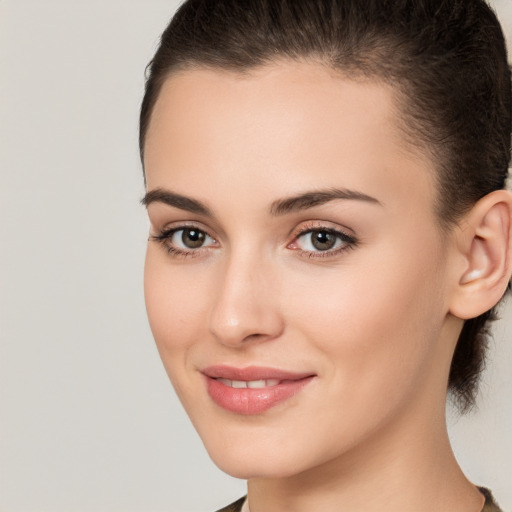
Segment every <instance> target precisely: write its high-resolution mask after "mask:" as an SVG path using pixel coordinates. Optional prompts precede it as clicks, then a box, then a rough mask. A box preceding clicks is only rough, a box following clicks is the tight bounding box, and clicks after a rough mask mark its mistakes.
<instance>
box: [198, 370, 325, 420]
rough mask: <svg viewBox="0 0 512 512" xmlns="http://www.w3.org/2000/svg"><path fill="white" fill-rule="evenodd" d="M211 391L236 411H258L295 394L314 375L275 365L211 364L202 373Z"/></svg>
mask: <svg viewBox="0 0 512 512" xmlns="http://www.w3.org/2000/svg"><path fill="white" fill-rule="evenodd" d="M202 373H203V374H204V375H205V377H206V382H207V389H208V394H209V395H210V397H211V398H212V400H213V401H214V402H215V403H216V404H217V405H218V406H220V407H222V408H223V409H226V410H228V411H230V412H234V413H237V414H246V415H249V414H259V413H262V412H264V411H266V410H268V409H270V408H271V407H273V406H274V405H277V404H278V403H280V402H282V401H284V400H286V399H288V398H290V397H292V396H293V395H295V394H296V393H297V392H299V391H300V390H301V389H302V388H303V387H304V386H306V385H307V384H308V383H309V382H311V381H312V380H313V378H314V377H315V375H314V374H311V373H291V372H286V371H281V370H276V369H273V368H263V367H255V366H252V367H248V368H243V369H240V368H232V367H229V366H210V367H208V368H205V369H204V370H203V372H202Z"/></svg>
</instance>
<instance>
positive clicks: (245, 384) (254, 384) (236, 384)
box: [217, 379, 281, 389]
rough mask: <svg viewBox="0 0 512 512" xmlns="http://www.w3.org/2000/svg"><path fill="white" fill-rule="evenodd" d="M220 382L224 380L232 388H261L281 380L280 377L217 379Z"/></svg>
mask: <svg viewBox="0 0 512 512" xmlns="http://www.w3.org/2000/svg"><path fill="white" fill-rule="evenodd" d="M217 380H218V381H219V382H222V384H224V385H225V386H229V387H230V388H238V389H242V388H251V389H259V388H269V387H272V386H277V385H278V384H279V383H280V382H281V381H280V380H279V379H262V380H249V381H246V380H229V379H217Z"/></svg>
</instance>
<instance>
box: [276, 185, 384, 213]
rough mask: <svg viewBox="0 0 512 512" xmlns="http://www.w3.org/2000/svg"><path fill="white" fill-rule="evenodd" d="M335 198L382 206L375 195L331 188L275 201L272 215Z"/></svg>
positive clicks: (303, 208)
mask: <svg viewBox="0 0 512 512" xmlns="http://www.w3.org/2000/svg"><path fill="white" fill-rule="evenodd" d="M335 199H347V200H350V201H354V200H355V201H365V202H367V203H372V204H376V205H380V206H382V203H381V202H380V201H379V200H378V199H376V198H375V197H372V196H369V195H367V194H363V193H362V192H357V191H355V190H348V189H339V188H330V189H328V190H318V191H311V192H304V193H302V194H299V195H296V196H293V197H289V198H285V199H278V200H277V201H274V202H273V203H272V205H271V207H270V213H271V214H272V215H276V216H277V215H286V214H287V213H292V212H298V211H301V210H307V209H308V208H313V207H314V206H320V205H322V204H325V203H328V202H330V201H333V200H335Z"/></svg>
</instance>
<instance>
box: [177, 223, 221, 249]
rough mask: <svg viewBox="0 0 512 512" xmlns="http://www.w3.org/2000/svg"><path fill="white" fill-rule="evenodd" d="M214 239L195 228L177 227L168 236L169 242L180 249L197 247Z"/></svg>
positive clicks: (209, 243) (208, 243)
mask: <svg viewBox="0 0 512 512" xmlns="http://www.w3.org/2000/svg"><path fill="white" fill-rule="evenodd" d="M214 241H215V240H213V238H212V237H211V236H209V235H208V234H206V233H205V232H204V231H201V230H200V229H196V228H185V229H178V230H176V231H174V232H173V234H172V235H171V237H170V238H169V242H170V243H172V244H173V245H175V246H176V247H178V248H180V249H199V248H200V247H203V246H204V245H211V242H214Z"/></svg>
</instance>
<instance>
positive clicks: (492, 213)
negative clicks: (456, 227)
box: [450, 190, 512, 319]
mask: <svg viewBox="0 0 512 512" xmlns="http://www.w3.org/2000/svg"><path fill="white" fill-rule="evenodd" d="M511 214H512V194H511V193H510V192H507V191H506V190H496V191H494V192H491V193H490V194H488V195H486V196H485V197H483V198H482V199H480V201H478V202H477V203H476V204H475V206H474V207H473V208H472V210H471V211H470V212H469V213H468V214H467V215H466V216H465V218H464V221H463V226H464V227H463V228H461V229H460V240H459V247H458V250H459V251H460V253H461V254H462V256H463V258H464V260H463V261H464V267H463V268H462V270H461V273H460V274H459V278H458V282H457V284H456V291H455V294H454V295H453V297H452V304H451V307H450V312H451V313H452V314H453V315H455V316H457V317H458V318H461V319H469V318H475V317H477V316H479V315H481V314H482V313H485V312H486V311H488V310H489V309H491V308H492V307H494V306H495V305H496V304H497V303H498V302H499V300H500V299H501V297H502V296H503V294H504V293H505V291H506V289H507V285H508V281H509V279H510V274H511V272H512V247H511V241H512V231H511V229H512V223H511Z"/></svg>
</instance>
